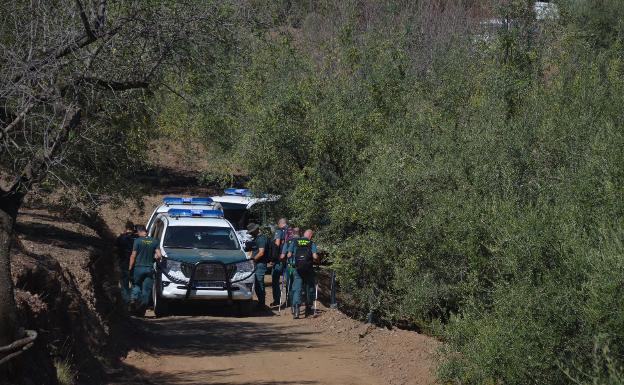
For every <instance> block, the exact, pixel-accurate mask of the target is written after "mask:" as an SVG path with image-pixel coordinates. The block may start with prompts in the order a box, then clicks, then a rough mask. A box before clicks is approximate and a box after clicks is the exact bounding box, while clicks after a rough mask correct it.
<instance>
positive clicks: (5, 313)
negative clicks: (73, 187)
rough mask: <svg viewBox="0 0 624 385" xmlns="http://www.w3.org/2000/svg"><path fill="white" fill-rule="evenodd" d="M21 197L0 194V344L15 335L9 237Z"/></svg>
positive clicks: (15, 322) (15, 308) (14, 306)
mask: <svg viewBox="0 0 624 385" xmlns="http://www.w3.org/2000/svg"><path fill="white" fill-rule="evenodd" d="M20 202H21V199H19V198H17V197H15V196H6V195H5V196H1V195H0V346H3V345H8V344H10V343H11V342H13V341H14V340H15V339H16V338H17V337H19V336H18V335H17V332H18V324H17V306H16V305H15V297H14V295H13V279H12V278H11V258H10V252H11V237H12V236H13V226H14V224H15V218H16V216H17V210H18V209H19V205H20Z"/></svg>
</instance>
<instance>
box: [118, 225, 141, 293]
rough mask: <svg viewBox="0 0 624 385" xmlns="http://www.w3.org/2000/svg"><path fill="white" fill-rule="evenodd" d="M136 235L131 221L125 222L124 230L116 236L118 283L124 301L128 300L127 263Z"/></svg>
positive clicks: (128, 277)
mask: <svg viewBox="0 0 624 385" xmlns="http://www.w3.org/2000/svg"><path fill="white" fill-rule="evenodd" d="M136 237H137V236H136V233H135V232H134V223H132V221H127V222H126V226H125V229H124V232H123V233H121V235H119V236H118V237H117V263H118V264H119V265H118V266H119V270H120V272H121V277H120V279H119V284H120V286H121V299H122V300H123V301H124V302H125V303H128V302H130V272H129V271H128V265H129V264H130V254H132V248H133V246H134V240H135V239H136Z"/></svg>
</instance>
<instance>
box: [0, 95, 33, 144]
mask: <svg viewBox="0 0 624 385" xmlns="http://www.w3.org/2000/svg"><path fill="white" fill-rule="evenodd" d="M34 106H35V103H34V102H30V103H28V104H27V105H26V107H25V108H24V109H23V110H22V112H20V113H19V114H17V116H16V117H15V119H13V121H12V122H11V123H9V125H8V126H6V127H4V128H3V129H2V131H0V139H2V138H3V137H5V136H6V135H7V134H8V133H9V131H11V130H12V129H13V128H15V126H17V125H18V124H20V122H21V121H22V120H24V118H25V117H26V115H27V114H28V113H29V112H30V110H32V109H33V107H34Z"/></svg>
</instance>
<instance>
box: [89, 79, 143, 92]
mask: <svg viewBox="0 0 624 385" xmlns="http://www.w3.org/2000/svg"><path fill="white" fill-rule="evenodd" d="M83 80H84V81H86V82H87V83H91V84H93V85H95V86H98V87H101V88H104V89H107V90H111V91H125V90H132V89H136V88H147V87H149V85H150V84H149V82H147V81H133V80H128V81H123V82H118V81H113V80H104V79H99V78H94V77H85V78H83Z"/></svg>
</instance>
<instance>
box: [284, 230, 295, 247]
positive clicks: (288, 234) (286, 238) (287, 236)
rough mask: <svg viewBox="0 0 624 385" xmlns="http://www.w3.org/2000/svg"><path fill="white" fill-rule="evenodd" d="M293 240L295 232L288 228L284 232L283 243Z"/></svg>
mask: <svg viewBox="0 0 624 385" xmlns="http://www.w3.org/2000/svg"><path fill="white" fill-rule="evenodd" d="M294 238H295V230H293V229H292V228H290V227H289V228H288V229H287V230H286V234H285V235H284V243H288V241H290V240H291V239H294Z"/></svg>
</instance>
